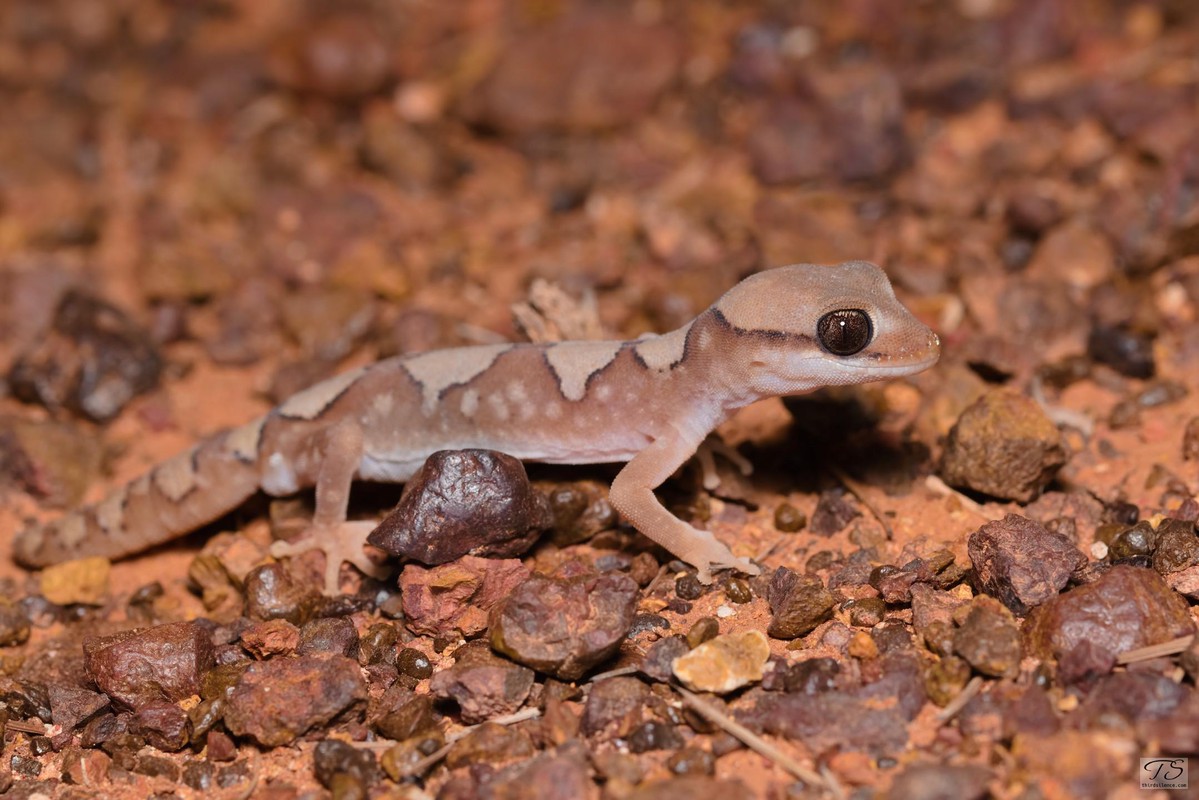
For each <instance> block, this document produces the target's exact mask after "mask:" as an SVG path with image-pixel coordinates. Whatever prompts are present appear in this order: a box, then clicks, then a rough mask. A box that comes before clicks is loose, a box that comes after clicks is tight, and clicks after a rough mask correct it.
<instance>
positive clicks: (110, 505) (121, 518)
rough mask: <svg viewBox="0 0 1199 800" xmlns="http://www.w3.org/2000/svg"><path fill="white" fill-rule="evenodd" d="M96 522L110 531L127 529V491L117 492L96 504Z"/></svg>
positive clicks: (116, 531) (117, 531) (115, 531)
mask: <svg viewBox="0 0 1199 800" xmlns="http://www.w3.org/2000/svg"><path fill="white" fill-rule="evenodd" d="M96 522H98V523H99V524H100V527H101V528H103V529H104V530H105V531H106V532H108V533H120V532H121V531H122V530H124V529H125V492H123V491H121V492H115V493H113V494H110V495H109V496H108V497H106V498H104V500H103V501H102V502H101V503H100V504H99V505H97V506H96Z"/></svg>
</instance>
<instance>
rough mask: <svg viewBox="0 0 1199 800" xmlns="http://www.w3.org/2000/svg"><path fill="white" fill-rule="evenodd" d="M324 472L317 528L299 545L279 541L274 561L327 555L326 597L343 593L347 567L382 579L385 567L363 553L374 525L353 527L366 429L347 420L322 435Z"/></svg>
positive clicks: (313, 526)
mask: <svg viewBox="0 0 1199 800" xmlns="http://www.w3.org/2000/svg"><path fill="white" fill-rule="evenodd" d="M318 447H319V449H320V453H321V466H320V470H319V472H318V473H317V477H316V510H315V512H314V513H313V515H312V524H311V525H310V526H309V527H308V529H307V530H306V531H305V532H304V534H303V535H302V536H301V537H300V538H299V539H297V540H296V541H294V542H284V541H278V542H275V543H274V544H272V545H271V555H272V556H274V557H275V558H283V557H284V556H297V555H300V554H301V553H307V552H308V551H309V550H320V551H321V552H323V553H324V554H325V587H324V590H325V594H327V595H329V596H330V597H331V596H333V595H336V594H337V592H338V589H339V588H340V581H339V577H340V572H341V564H342V562H343V561H348V562H349V563H351V564H353V565H354V566H355V567H357V568H358V569H360V570H362V571H363V572H364V573H366V574H367V575H370V576H372V577H375V578H383V577H386V575H387V570H386V568H384V567H381V566H380V565H378V564H376V563H375V562H374V561H372V560H371V559H370V558H369V557H368V556H367V554H366V551H365V550H364V549H363V546H364V545H365V544H366V537H367V535H368V534H370V532H371V531H372V530H373V529H374V527H375V523H373V522H369V521H367V522H348V521H347V520H346V512H347V511H348V510H349V505H350V485H351V483H353V480H354V474H355V472H356V471H357V469H358V464H359V462H360V461H361V460H362V452H363V433H362V426H361V425H359V424H358V423H357V422H356V421H354V420H352V419H345V420H342V421H341V422H338V423H337V424H336V425H333V426H331V427H330V428H328V429H326V430H325V431H324V432H322V433H321V442H320V443H319V444H318Z"/></svg>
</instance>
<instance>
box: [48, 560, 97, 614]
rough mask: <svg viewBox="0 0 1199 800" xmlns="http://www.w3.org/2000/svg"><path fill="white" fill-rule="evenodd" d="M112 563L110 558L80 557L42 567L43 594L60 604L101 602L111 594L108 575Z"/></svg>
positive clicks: (94, 603) (95, 603) (92, 604)
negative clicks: (109, 592)
mask: <svg viewBox="0 0 1199 800" xmlns="http://www.w3.org/2000/svg"><path fill="white" fill-rule="evenodd" d="M111 569H112V563H111V562H110V561H109V560H108V559H107V558H100V557H98V556H97V557H92V558H80V559H77V560H74V561H64V562H63V563H61V564H54V565H52V566H49V567H46V568H45V569H44V570H42V575H41V589H42V595H43V596H44V597H45V598H46V599H47V600H49V601H50V602H51V603H57V604H58V605H60V606H65V605H71V604H72V603H82V604H84V605H91V606H94V605H100V604H101V603H103V602H104V598H105V597H106V596H107V595H108V575H109V572H110V571H111Z"/></svg>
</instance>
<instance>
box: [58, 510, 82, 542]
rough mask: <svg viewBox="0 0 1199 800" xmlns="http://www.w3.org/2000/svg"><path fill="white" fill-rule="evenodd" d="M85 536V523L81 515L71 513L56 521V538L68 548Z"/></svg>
mask: <svg viewBox="0 0 1199 800" xmlns="http://www.w3.org/2000/svg"><path fill="white" fill-rule="evenodd" d="M86 536H87V525H86V524H84V522H83V517H81V516H80V515H78V514H71V515H70V516H69V517H66V518H65V519H63V521H62V522H60V523H58V538H59V540H60V541H61V542H62V543H63V544H64V545H66V546H67V547H68V548H74V547H75V546H76V545H78V544H79V543H80V542H82V541H83V540H84V538H85V537H86Z"/></svg>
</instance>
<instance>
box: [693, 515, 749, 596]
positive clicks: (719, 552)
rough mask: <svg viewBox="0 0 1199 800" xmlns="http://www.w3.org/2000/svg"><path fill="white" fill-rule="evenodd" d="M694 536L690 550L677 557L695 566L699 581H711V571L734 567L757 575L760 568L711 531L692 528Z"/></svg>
mask: <svg viewBox="0 0 1199 800" xmlns="http://www.w3.org/2000/svg"><path fill="white" fill-rule="evenodd" d="M692 530H694V531H695V536H694V538H693V539H692V542H693V546H692V547H691V548H690V550H691V552H688V553H686V554H683V553H679V554H678V555H679V557H680V558H682V559H683V560H684V561H686V562H687V563H688V564H691V565H693V566H694V567H695V568H696V570H697V571H696V577H697V578H699V582H700V583H703V584H709V583H711V582H712V571H713V570H718V569H735V570H737V571H738V572H741V573H744V574H746V575H759V574H761V572H762V568H761V567H759V566H758V565H757V564H755V563H753V562H752V561H750V560H749V559H748V558H739V557H737V556H735V555H733V551H732V550H730V549H729V548H728V547H727V546H725V545H724V544H723V543H722V542H720V540H718V539H717V538H716V537H715V536H713V535H712V532H711V531H701V530H699V529H698V528H693V529H692Z"/></svg>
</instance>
